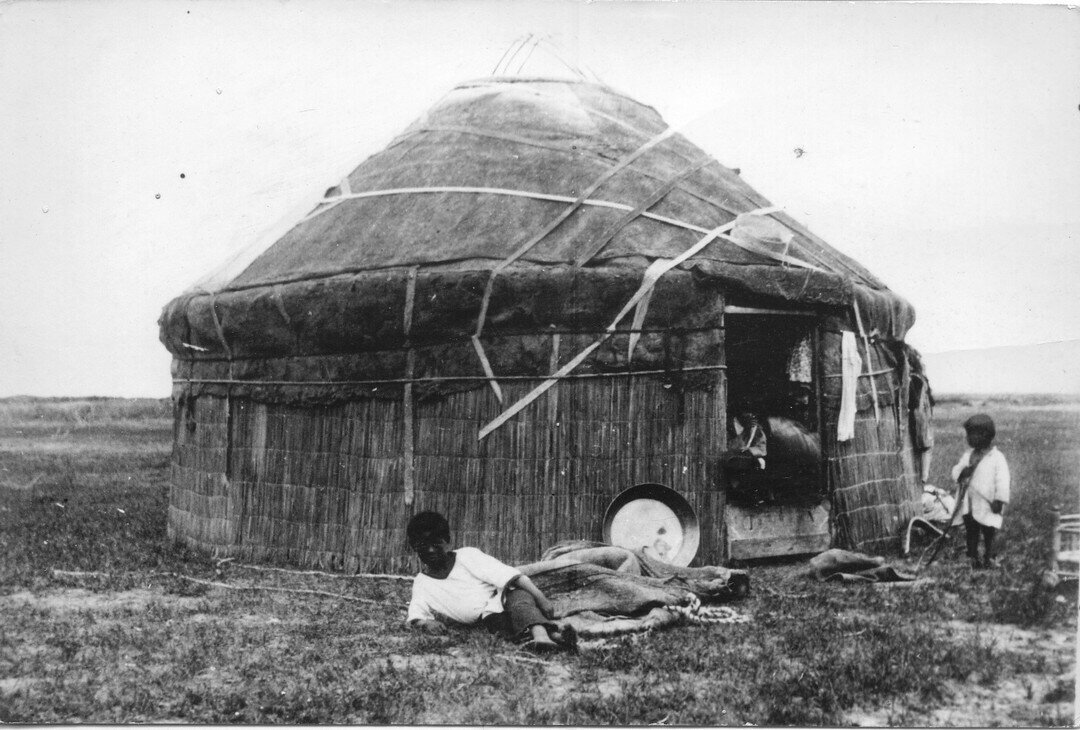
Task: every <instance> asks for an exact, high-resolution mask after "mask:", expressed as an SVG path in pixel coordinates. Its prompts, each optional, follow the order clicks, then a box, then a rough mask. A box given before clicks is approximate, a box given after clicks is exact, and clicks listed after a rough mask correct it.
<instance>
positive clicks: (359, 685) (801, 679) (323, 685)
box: [0, 399, 1080, 726]
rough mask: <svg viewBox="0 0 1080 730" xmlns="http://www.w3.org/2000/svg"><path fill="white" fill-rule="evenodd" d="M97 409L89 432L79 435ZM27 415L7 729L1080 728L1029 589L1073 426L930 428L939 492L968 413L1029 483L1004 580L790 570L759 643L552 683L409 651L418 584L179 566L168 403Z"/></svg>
mask: <svg viewBox="0 0 1080 730" xmlns="http://www.w3.org/2000/svg"><path fill="white" fill-rule="evenodd" d="M968 401H971V399H968ZM86 403H89V404H90V406H91V408H98V409H99V410H97V411H96V416H95V417H94V418H89V417H87V416H84V418H85V419H86V420H85V421H84V422H83V423H78V422H76V421H72V420H71V413H72V412H74V413H81V412H82V411H81V410H80V408H82V407H84V406H85V405H86ZM16 405H17V408H18V409H20V410H18V413H16V414H13V413H12V412H11V411H10V410H6V409H7V408H9V407H10V403H0V510H2V511H0V541H2V544H0V560H2V562H0V625H2V626H4V630H3V631H2V632H0V721H6V722H20V723H22V722H97V723H101V722H105V723H119V722H169V721H183V722H186V723H207V722H210V723H226V722H244V723H267V724H271V723H273V724H276V723H293V724H295V723H321V722H326V723H376V724H385V723H395V724H396V723H402V724H406V723H407V724H423V723H467V724H553V723H569V724H609V723H620V724H622V723H651V722H665V723H671V724H705V725H737V724H738V725H742V724H745V723H754V724H769V725H786V724H797V725H847V724H852V723H855V722H860V723H863V724H899V725H909V726H910V725H921V724H925V725H972V724H974V725H981V724H982V725H990V724H997V725H1005V726H1010V725H1011V726H1052V725H1063V724H1069V723H1071V722H1072V721H1073V712H1074V709H1073V708H1074V692H1073V690H1072V685H1071V684H1070V683H1068V682H1066V681H1065V679H1064V678H1065V676H1066V675H1067V674H1068V672H1069V671H1071V670H1072V669H1074V657H1075V630H1076V613H1075V612H1076V609H1075V603H1073V602H1070V601H1071V600H1073V596H1070V597H1069V598H1068V599H1067V600H1066V601H1065V602H1064V603H1062V602H1059V601H1057V600H1055V596H1054V595H1050V594H1046V593H1044V592H1040V591H1039V590H1037V578H1038V572H1039V569H1040V567H1041V563H1042V560H1043V558H1044V552H1043V551H1044V549H1045V545H1046V538H1047V534H1046V529H1045V515H1046V508H1047V507H1048V506H1049V505H1050V504H1051V503H1053V502H1060V503H1062V504H1072V505H1075V504H1076V503H1077V501H1078V495H1077V489H1078V485H1080V451H1078V450H1077V447H1076V444H1077V443H1078V442H1080V409H1075V408H1072V409H1071V410H1070V409H1069V408H1063V407H1061V406H1060V404H1056V403H1042V404H1041V405H1040V404H1032V403H1030V402H1025V403H987V404H985V405H983V404H979V403H978V402H977V401H971V402H970V403H969V402H967V401H964V400H959V401H950V402H947V403H943V404H942V406H941V407H939V409H938V413H937V420H938V422H939V424H940V427H939V437H938V447H937V450H936V458H935V464H934V468H933V474H934V478H935V481H936V482H937V483H938V484H946V483H947V479H946V478H945V475H946V474H947V471H948V468H949V467H950V466H951V465H952V463H953V461H954V460H955V458H956V457H957V456H958V454H959V450H960V437H961V431H960V428H959V423H961V422H962V421H963V419H964V418H966V416H967V415H968V414H970V413H971V412H973V411H974V410H976V409H980V410H986V411H987V412H990V413H992V414H993V415H994V416H995V418H996V419H997V421H998V424H999V445H1000V447H1001V449H1002V450H1003V451H1004V452H1005V454H1006V456H1007V457H1008V459H1009V462H1010V466H1011V467H1012V469H1013V473H1014V478H1015V484H1016V487H1015V498H1014V502H1013V504H1012V505H1011V507H1010V510H1009V512H1008V514H1007V516H1006V523H1007V526H1006V530H1005V532H1004V535H1003V542H1002V547H1003V548H1004V554H1003V560H1004V568H1003V569H1002V570H999V571H996V572H979V573H973V572H971V571H970V570H969V569H967V568H966V567H965V566H964V564H963V561H962V560H961V553H962V551H961V549H960V546H959V544H954V545H953V546H952V548H951V550H950V551H947V552H946V554H945V555H944V556H943V557H942V558H941V559H939V562H938V563H936V564H935V565H934V566H933V567H932V568H931V570H930V572H929V577H931V578H933V579H934V582H933V583H930V584H928V585H925V586H923V587H916V588H891V589H889V588H875V587H872V586H835V585H832V584H818V583H814V582H809V581H807V580H806V579H804V578H802V577H801V576H800V572H801V571H802V566H801V565H800V564H797V563H788V564H772V565H764V566H756V567H753V568H751V571H752V579H753V581H754V589H753V592H752V594H751V596H750V597H749V598H748V599H746V600H745V601H743V602H742V603H740V604H738V608H739V610H741V611H744V612H746V613H748V614H749V615H751V616H752V621H751V623H749V624H743V625H716V626H689V627H683V628H678V629H673V630H669V631H664V632H660V633H656V634H651V635H646V636H640V637H626V638H621V639H616V640H608V641H606V642H604V643H600V644H595V645H592V646H590V647H589V649H588V650H586V651H583V652H582V653H581V654H580V655H578V656H561V657H557V658H553V659H544V660H539V659H536V658H534V657H530V656H527V655H523V654H520V653H518V652H516V651H515V650H514V649H513V648H512V647H509V646H507V645H505V644H503V643H501V642H500V641H498V640H496V639H494V638H492V637H489V636H487V635H486V634H484V633H483V632H472V631H464V630H459V631H455V632H453V633H451V634H450V635H449V636H447V637H428V636H424V635H417V634H415V633H412V632H409V631H407V630H406V629H404V628H403V627H402V625H401V621H402V618H403V614H404V604H405V601H406V597H407V593H408V583H403V582H399V581H387V580H377V579H345V578H330V577H325V576H318V575H309V576H302V575H290V574H277V573H266V572H256V571H250V570H246V569H244V568H242V567H235V566H233V567H229V565H228V564H225V565H220V566H219V565H215V563H214V562H212V561H210V560H208V559H205V558H202V557H199V556H195V555H191V554H188V553H186V552H184V551H180V550H177V549H174V548H172V547H170V546H168V545H167V544H166V541H165V510H166V505H167V499H166V494H167V488H168V487H167V480H168V460H169V453H170V440H171V434H172V425H171V418H170V411H169V409H168V406H167V404H164V405H163V406H162V405H160V404H159V407H158V409H157V410H154V409H150V410H147V411H145V412H143V413H142V415H136V414H135V412H134V411H133V410H131V408H132V406H131V405H130V404H126V403H123V402H120V403H115V404H111V405H110V404H107V403H96V402H85V401H80V402H75V401H68V402H52V403H44V404H42V403H37V404H28V403H25V402H20V403H17V404H16ZM1033 405H1034V406H1038V407H1031V406H1033ZM53 408H55V409H56V414H57V415H56V418H51V417H50V413H51V412H52V411H51V409H53ZM92 413H95V412H93V411H92ZM120 510H123V511H122V512H121V511H120ZM956 542H957V543H959V542H960V541H959V540H958V541H956ZM54 569H58V570H67V571H97V572H99V573H105V574H107V575H104V576H85V577H72V576H66V575H64V574H56V573H53V572H52V571H53V570H54ZM164 573H178V574H182V575H190V576H195V577H199V578H201V579H204V580H211V581H216V582H225V583H230V584H233V585H250V584H255V583H257V584H259V585H262V586H266V587H284V588H292V589H304V590H321V591H325V592H330V593H339V594H343V595H346V596H349V597H352V598H356V599H364V600H366V601H374V603H367V602H361V601H350V600H343V599H334V598H327V597H320V596H316V595H311V594H305V595H301V594H295V593H279V592H272V591H233V590H227V589H221V588H209V587H207V586H205V585H199V584H195V583H191V582H188V581H185V580H183V579H181V578H177V577H173V576H168V575H164ZM980 708H982V709H980ZM980 712H981V713H982V714H980Z"/></svg>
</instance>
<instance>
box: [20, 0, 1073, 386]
mask: <svg viewBox="0 0 1080 730" xmlns="http://www.w3.org/2000/svg"><path fill="white" fill-rule="evenodd" d="M529 39H531V40H529ZM526 41H528V42H526ZM534 41H538V43H536V44H534ZM518 48H520V51H519V52H518V53H517V54H516V55H511V54H513V52H514V51H515V49H518ZM571 65H572V66H575V67H577V68H580V69H582V70H583V71H584V72H585V73H586V75H587V76H589V77H590V78H592V77H595V78H598V79H600V80H602V81H603V82H604V83H607V84H609V85H610V86H612V87H614V88H615V89H617V90H619V91H622V92H624V93H626V94H628V95H629V96H631V97H633V98H635V99H637V100H639V101H641V102H643V103H646V104H649V105H651V106H653V107H655V108H656V109H657V110H658V111H659V112H660V113H661V115H663V117H664V118H665V119H666V120H667V121H668V123H669V124H671V125H673V126H675V127H676V128H678V129H679V130H680V131H681V132H682V133H683V134H684V135H686V136H687V137H688V138H690V139H691V140H692V141H693V142H695V143H696V144H698V145H699V146H700V147H702V148H703V149H705V150H706V151H708V152H709V153H711V154H712V155H713V156H714V157H715V158H716V159H718V160H719V161H720V162H722V163H724V164H725V165H728V166H730V167H738V168H740V169H741V171H742V176H743V178H744V179H745V180H746V181H747V182H749V183H750V184H751V185H752V186H753V187H755V188H756V189H757V190H758V191H759V192H760V193H762V194H763V195H764V196H765V197H766V198H768V199H769V200H771V201H772V202H773V203H774V204H777V205H781V206H783V207H784V208H785V210H786V211H787V212H788V213H790V214H791V215H793V216H794V217H795V218H797V219H799V220H800V221H802V222H803V223H804V224H806V225H807V226H808V227H809V228H810V229H811V230H813V231H814V232H815V233H817V234H818V235H819V236H821V237H822V238H824V239H825V240H826V241H828V242H829V243H831V244H832V245H833V246H834V247H836V248H838V249H840V250H841V251H843V252H845V253H847V254H849V255H851V256H853V257H854V258H856V259H857V260H859V261H860V262H862V263H863V264H865V265H866V266H867V267H868V268H869V269H870V270H871V271H873V272H874V273H875V274H877V275H878V276H879V277H880V278H881V279H882V280H884V281H885V282H886V283H887V284H888V285H889V286H890V288H892V289H893V290H894V291H896V292H898V293H899V294H901V295H902V296H904V297H905V298H907V299H908V300H909V301H911V302H912V303H913V304H914V306H915V308H916V311H917V313H918V321H917V323H916V325H915V327H914V328H913V330H912V331H911V334H910V336H909V341H910V342H911V343H912V344H914V345H915V346H916V347H917V348H919V349H920V350H922V351H924V352H926V353H944V352H950V351H955V350H970V349H977V348H988V347H1000V346H1004V345H1024V346H1027V345H1034V344H1038V343H1046V342H1062V341H1069V340H1078V339H1080V296H1077V294H1078V291H1077V289H1078V287H1077V284H1076V279H1077V274H1078V273H1080V247H1078V246H1077V243H1078V241H1077V239H1078V235H1080V205H1078V204H1077V202H1078V201H1080V11H1078V10H1075V9H1069V8H1067V7H1066V6H1063V5H1032V4H1021V5H1008V4H979V3H967V4H941V3H890V2H884V3H832V2H813V3H811V2H796V3H782V2H770V3H739V2H662V3H661V2H625V1H612V2H581V1H578V0H574V1H561V0H560V1H556V0H551V1H544V2H541V1H539V0H518V1H517V2H509V1H505V0H503V1H500V2H477V1H473V0H467V1H466V0H460V1H459V0H438V1H433V0H416V1H409V0H394V1H393V2H390V1H385V2H374V1H371V0H359V1H354V2H347V3H346V2H328V1H327V2H323V1H316V0H312V1H311V2H298V1H294V0H287V1H274V2H270V1H263V0H261V1H259V2H251V1H244V0H232V1H231V2H208V1H207V0H195V1H189V0H146V1H144V0H139V1H134V0H126V1H123V2H109V1H107V0H97V1H95V2H75V1H64V2H48V1H46V2H7V3H3V2H0V100H3V108H4V123H3V124H2V125H0V164H2V165H3V172H2V174H0V396H8V395H17V394H25V395H39V396H65V395H66V396H87V395H111V396H128V397H164V396H167V395H168V394H169V392H170V375H169V364H170V356H169V354H168V353H167V352H166V350H165V348H164V347H163V346H162V345H161V344H160V342H159V340H158V328H157V318H158V316H159V315H160V313H161V309H162V307H163V306H164V305H165V304H166V303H167V302H168V301H169V300H170V299H172V298H173V297H174V296H176V295H178V294H180V293H181V292H182V291H184V290H185V289H187V288H188V287H189V286H191V285H192V284H194V283H195V282H196V281H198V280H200V279H202V278H203V277H205V276H207V275H208V274H209V273H211V272H213V271H215V270H218V269H220V267H222V265H223V264H224V263H225V262H227V261H229V260H230V259H236V257H238V256H239V257H240V259H241V260H243V259H244V257H245V256H248V257H250V255H251V252H253V251H258V250H261V248H263V247H265V246H266V245H268V244H269V243H271V242H272V241H273V240H274V239H275V237H276V236H277V235H279V234H280V233H281V232H283V231H284V230H285V228H287V227H288V225H289V224H290V223H291V222H293V221H295V220H296V219H297V218H299V217H300V216H301V215H302V214H303V213H305V212H307V211H308V210H309V209H310V208H311V206H312V204H313V203H314V201H315V200H317V199H318V198H319V197H321V196H322V194H323V192H324V191H325V190H326V189H327V188H328V187H329V186H330V185H332V184H334V183H336V182H337V181H338V180H339V179H341V177H343V176H344V175H345V174H347V173H348V172H349V171H351V170H352V169H353V168H354V167H356V165H357V164H359V163H360V162H361V161H362V160H363V159H365V158H366V157H367V156H368V155H370V154H372V153H374V152H376V151H378V150H379V149H381V148H382V147H383V146H384V145H385V144H386V143H387V142H389V140H390V139H391V138H392V137H394V136H395V135H396V134H397V133H398V132H400V131H401V130H402V129H404V128H405V127H406V126H407V125H408V124H409V123H411V122H412V121H413V120H414V119H416V118H417V117H419V116H420V115H421V114H422V113H423V112H424V110H426V109H427V108H429V107H430V106H432V105H433V104H434V103H435V102H437V101H438V100H439V99H440V98H441V97H442V96H443V95H444V94H445V93H446V92H448V91H449V90H450V89H451V88H452V87H453V86H454V85H455V84H457V83H459V82H461V81H466V80H471V79H476V78H482V77H485V76H489V75H491V74H492V73H493V71H494V70H496V68H498V67H500V66H501V67H502V68H503V69H505V70H506V71H507V72H508V73H510V74H521V75H526V76H537V75H540V76H544V75H554V74H558V75H565V74H566V69H567V66H571ZM244 252H247V253H246V254H245V253H244ZM1078 390H1080V378H1078Z"/></svg>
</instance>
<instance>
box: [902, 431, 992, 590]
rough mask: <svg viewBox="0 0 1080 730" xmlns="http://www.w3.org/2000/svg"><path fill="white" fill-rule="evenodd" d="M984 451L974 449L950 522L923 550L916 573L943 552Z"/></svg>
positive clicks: (962, 479)
mask: <svg viewBox="0 0 1080 730" xmlns="http://www.w3.org/2000/svg"><path fill="white" fill-rule="evenodd" d="M982 457H983V452H982V451H978V450H976V451H972V452H971V458H970V459H969V460H968V466H967V468H966V469H965V471H966V472H967V473H966V474H965V475H964V476H961V477H960V480H959V483H960V488H959V489H958V490H957V492H956V506H955V507H953V511H952V514H951V515H949V523H948V524H947V525H945V529H944V530H943V531H942V532H941V534H940V535H939V536H938V537H937V539H936V540H934V541H933V542H931V543H930V544H929V545H927V546H926V549H925V550H923V552H922V554H921V555H920V556H919V561H918V562H917V563H916V564H915V573H916V574H918V573H919V572H920V571H921V570H923V569H924V568H929V567H930V564H931V563H933V562H934V560H936V559H937V556H938V554H939V553H940V552H941V548H943V547H945V541H946V540H948V539H949V534H950V533H951V532H952V530H953V527H955V526H956V518H957V517H959V516H960V510H962V509H963V508H964V500H965V499H966V498H967V491H968V487H969V485H970V484H971V477H972V475H973V474H974V473H975V467H977V466H978V465H979V462H980V461H982Z"/></svg>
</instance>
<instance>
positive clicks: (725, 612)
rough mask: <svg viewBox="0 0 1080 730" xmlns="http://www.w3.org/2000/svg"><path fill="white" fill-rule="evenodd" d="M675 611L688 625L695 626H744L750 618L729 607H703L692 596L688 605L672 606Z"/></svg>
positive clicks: (698, 599)
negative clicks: (693, 624) (692, 624)
mask: <svg viewBox="0 0 1080 730" xmlns="http://www.w3.org/2000/svg"><path fill="white" fill-rule="evenodd" d="M672 608H674V609H675V610H676V611H678V612H679V613H681V614H682V615H683V616H685V617H686V619H687V620H688V621H690V623H695V624H745V623H748V622H749V621H750V617H749V616H747V615H746V614H745V613H739V612H738V611H736V610H735V609H734V608H731V607H730V606H703V605H701V599H700V598H698V597H697V596H693V597H692V598H691V600H690V603H689V604H687V605H685V606H672Z"/></svg>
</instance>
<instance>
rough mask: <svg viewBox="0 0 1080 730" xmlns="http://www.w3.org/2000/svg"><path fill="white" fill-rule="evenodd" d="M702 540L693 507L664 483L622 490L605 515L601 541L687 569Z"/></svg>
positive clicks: (638, 485) (640, 485)
mask: <svg viewBox="0 0 1080 730" xmlns="http://www.w3.org/2000/svg"><path fill="white" fill-rule="evenodd" d="M700 538H701V533H700V527H699V524H698V518H697V515H696V514H694V508H693V507H691V506H690V503H689V502H687V501H686V499H684V498H683V496H682V495H681V494H679V493H678V492H676V491H675V490H674V489H671V488H670V487H665V486H664V485H663V484H651V483H650V484H637V485H635V486H633V487H630V488H629V489H624V490H623V491H622V492H620V493H619V495H618V496H617V497H615V499H613V500H612V501H611V504H609V505H608V508H607V511H606V512H605V513H604V542H606V543H608V544H610V545H617V546H619V547H623V548H626V549H627V550H643V551H644V552H645V553H646V554H647V555H648V556H649V557H652V558H656V559H657V560H662V561H663V562H665V563H669V564H671V565H677V566H680V567H686V566H687V565H690V561H692V560H693V559H694V556H695V555H697V551H698V543H699V541H700Z"/></svg>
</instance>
